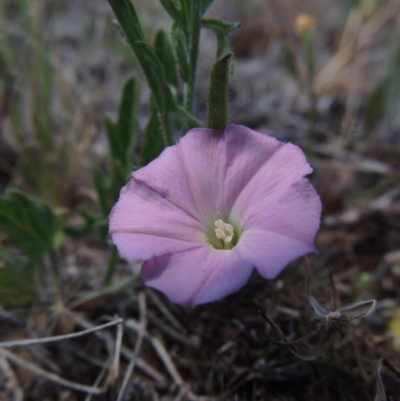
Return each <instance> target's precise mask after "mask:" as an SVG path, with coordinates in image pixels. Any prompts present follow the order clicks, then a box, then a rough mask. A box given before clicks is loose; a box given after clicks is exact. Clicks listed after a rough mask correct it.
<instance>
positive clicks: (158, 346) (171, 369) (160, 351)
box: [125, 319, 183, 386]
mask: <svg viewBox="0 0 400 401" xmlns="http://www.w3.org/2000/svg"><path fill="white" fill-rule="evenodd" d="M125 324H126V327H129V328H130V329H132V330H134V331H135V332H139V331H140V324H139V323H138V322H136V321H135V320H133V319H129V320H127V321H126V322H125ZM144 338H145V339H146V341H149V342H150V344H151V345H152V347H153V348H154V350H155V351H156V353H157V355H158V356H159V358H160V359H161V361H162V363H163V364H164V366H165V368H166V369H167V371H168V373H169V374H170V376H171V377H172V379H173V380H174V382H175V384H177V385H179V386H180V385H182V383H183V380H182V378H181V375H180V374H179V372H178V370H177V369H176V367H175V365H174V363H173V362H172V359H171V357H170V355H169V353H168V351H167V350H166V349H165V347H164V345H163V344H162V343H161V341H160V340H159V339H158V338H157V337H153V336H151V335H150V334H149V333H146V334H145V336H144Z"/></svg>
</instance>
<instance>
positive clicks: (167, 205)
mask: <svg viewBox="0 0 400 401" xmlns="http://www.w3.org/2000/svg"><path fill="white" fill-rule="evenodd" d="M203 231H204V230H203V225H202V224H200V223H199V222H198V221H197V220H196V219H194V218H193V217H192V216H190V215H188V214H187V213H185V212H184V211H182V210H181V209H180V208H179V207H178V206H176V205H175V204H173V203H171V202H170V201H169V200H168V199H166V198H165V197H164V196H163V194H160V193H159V192H157V191H154V190H153V189H151V188H149V187H148V186H147V185H146V183H143V182H141V181H138V180H136V179H132V180H131V181H130V182H129V183H128V184H127V185H126V186H125V187H124V188H123V189H122V190H121V194H120V198H119V200H118V202H117V203H116V205H115V206H114V208H113V210H112V211H111V214H110V235H111V237H112V239H113V241H114V243H115V245H116V246H117V247H118V250H119V251H120V253H121V254H122V256H124V257H126V258H127V259H129V260H146V259H148V258H151V257H153V256H155V255H161V254H164V253H166V252H179V251H182V250H185V249H189V248H193V247H194V246H198V245H199V244H205V239H204V234H203V233H202V232H203Z"/></svg>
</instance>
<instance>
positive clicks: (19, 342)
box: [0, 318, 124, 348]
mask: <svg viewBox="0 0 400 401" xmlns="http://www.w3.org/2000/svg"><path fill="white" fill-rule="evenodd" d="M123 321H124V319H122V318H118V319H115V320H113V321H111V322H108V323H105V324H102V325H100V326H96V327H92V328H90V329H87V330H83V331H80V332H79V333H70V334H63V335H61V336H53V337H45V338H34V339H31V340H16V341H4V342H0V348H11V347H24V346H27V345H35V344H45V343H52V342H55V341H62V340H69V339H71V338H76V337H81V336H84V335H86V334H89V333H94V332H96V331H99V330H103V329H106V328H107V327H112V326H115V325H117V324H120V323H122V322H123Z"/></svg>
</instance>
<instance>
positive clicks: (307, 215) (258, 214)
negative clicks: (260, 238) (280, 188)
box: [244, 178, 321, 244]
mask: <svg viewBox="0 0 400 401" xmlns="http://www.w3.org/2000/svg"><path fill="white" fill-rule="evenodd" d="M320 218H321V200H320V198H319V196H318V194H317V192H316V191H315V189H314V187H313V186H312V185H311V184H310V182H309V181H308V180H307V179H305V178H303V179H302V180H301V181H299V182H297V183H295V184H293V185H292V186H291V187H290V188H289V189H288V190H287V191H286V192H285V194H283V195H282V197H281V198H280V199H278V200H277V201H275V202H274V203H272V204H266V205H263V204H262V203H261V204H260V205H259V207H257V208H254V209H250V208H249V210H247V211H246V212H245V217H244V225H245V227H246V226H248V227H251V228H261V229H263V230H266V231H270V232H274V233H278V234H282V235H285V236H287V237H291V238H293V239H296V240H298V241H302V242H304V243H307V244H311V243H312V242H313V241H314V237H315V233H316V232H317V230H318V227H319V225H320Z"/></svg>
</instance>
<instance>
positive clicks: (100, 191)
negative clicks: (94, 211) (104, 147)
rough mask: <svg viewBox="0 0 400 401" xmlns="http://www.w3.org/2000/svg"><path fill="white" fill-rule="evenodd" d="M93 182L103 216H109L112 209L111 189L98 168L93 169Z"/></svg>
mask: <svg viewBox="0 0 400 401" xmlns="http://www.w3.org/2000/svg"><path fill="white" fill-rule="evenodd" d="M93 182H94V186H95V188H96V192H97V195H98V197H99V202H100V207H101V210H102V212H103V215H105V216H107V215H108V213H109V211H110V208H111V202H110V196H109V188H108V185H107V182H106V179H105V177H104V173H103V172H102V171H101V170H100V169H99V168H98V167H95V168H94V169H93Z"/></svg>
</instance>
